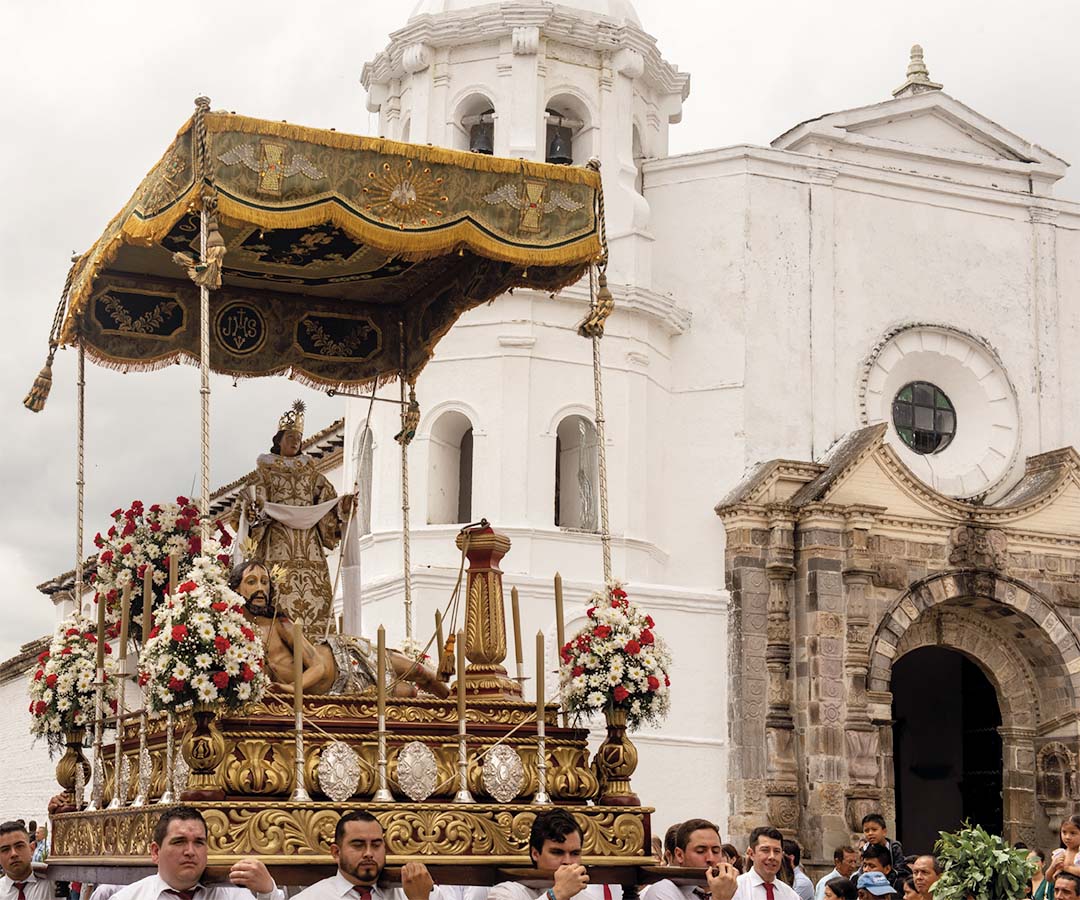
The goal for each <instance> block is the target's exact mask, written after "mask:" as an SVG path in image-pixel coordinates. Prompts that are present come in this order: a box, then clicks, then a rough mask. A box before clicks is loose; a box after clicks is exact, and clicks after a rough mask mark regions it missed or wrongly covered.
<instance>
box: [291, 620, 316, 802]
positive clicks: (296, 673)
mask: <svg viewBox="0 0 1080 900" xmlns="http://www.w3.org/2000/svg"><path fill="white" fill-rule="evenodd" d="M293 712H294V713H295V716H296V766H295V773H294V780H295V782H296V784H295V785H294V787H293V792H292V797H291V798H290V799H291V800H292V801H293V802H294V803H309V802H311V796H310V795H309V794H308V792H307V788H306V787H305V786H304V626H303V625H302V624H301V622H300V620H299V619H296V620H294V621H293Z"/></svg>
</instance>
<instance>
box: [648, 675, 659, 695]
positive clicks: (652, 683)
mask: <svg viewBox="0 0 1080 900" xmlns="http://www.w3.org/2000/svg"><path fill="white" fill-rule="evenodd" d="M649 690H650V691H658V690H660V679H659V678H657V677H656V676H655V675H650V676H649Z"/></svg>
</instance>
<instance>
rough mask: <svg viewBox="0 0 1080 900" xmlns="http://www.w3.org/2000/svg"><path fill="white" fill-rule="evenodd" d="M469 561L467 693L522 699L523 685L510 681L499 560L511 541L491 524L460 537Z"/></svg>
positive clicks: (459, 542) (466, 631) (466, 607)
mask: <svg viewBox="0 0 1080 900" xmlns="http://www.w3.org/2000/svg"><path fill="white" fill-rule="evenodd" d="M466 541H467V542H468V547H467V549H466V550H465V555H466V557H467V558H468V560H469V571H468V579H469V580H468V588H467V591H468V593H467V594H466V605H465V655H466V656H467V657H468V659H469V665H468V666H467V667H466V669H465V692H466V694H477V695H483V696H485V697H520V696H521V685H519V684H518V683H517V682H516V681H514V680H512V679H511V678H509V677H507V674H506V669H505V668H504V667H503V665H502V663H503V660H504V659H506V610H505V607H504V604H503V589H502V570H501V569H500V568H499V560H501V559H502V558H503V556H505V555H506V551H508V550H509V549H510V538H508V537H506V535H503V534H498V533H496V532H495V530H494V529H493V528H492V527H491V526H490V525H488V524H486V523H484V524H483V525H482V526H481V527H480V528H476V529H473V530H472V531H469V532H463V533H461V534H459V535H458V536H457V541H456V543H457V546H458V549H459V550H460V549H462V548H463V547H465V546H466Z"/></svg>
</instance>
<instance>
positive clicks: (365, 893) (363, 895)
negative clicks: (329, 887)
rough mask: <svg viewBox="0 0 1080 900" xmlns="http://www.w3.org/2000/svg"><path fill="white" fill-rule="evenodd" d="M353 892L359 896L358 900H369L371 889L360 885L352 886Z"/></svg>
mask: <svg viewBox="0 0 1080 900" xmlns="http://www.w3.org/2000/svg"><path fill="white" fill-rule="evenodd" d="M353 890H354V891H356V893H358V894H359V895H360V900H371V888H369V887H364V885H362V884H354V885H353Z"/></svg>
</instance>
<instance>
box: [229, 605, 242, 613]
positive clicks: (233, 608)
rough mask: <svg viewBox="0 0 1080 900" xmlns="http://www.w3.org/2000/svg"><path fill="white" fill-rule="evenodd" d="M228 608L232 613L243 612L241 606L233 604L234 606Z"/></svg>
mask: <svg viewBox="0 0 1080 900" xmlns="http://www.w3.org/2000/svg"><path fill="white" fill-rule="evenodd" d="M229 608H230V609H231V610H232V611H233V612H234V613H243V611H244V607H242V606H241V605H240V604H239V603H234V604H233V605H232V606H231V607H229Z"/></svg>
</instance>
